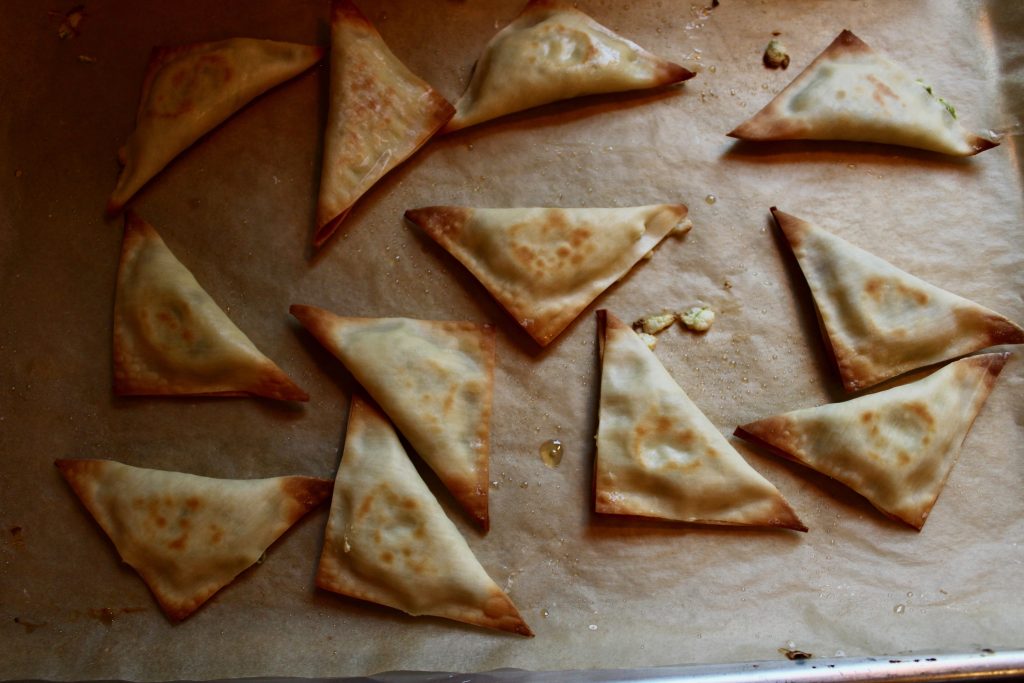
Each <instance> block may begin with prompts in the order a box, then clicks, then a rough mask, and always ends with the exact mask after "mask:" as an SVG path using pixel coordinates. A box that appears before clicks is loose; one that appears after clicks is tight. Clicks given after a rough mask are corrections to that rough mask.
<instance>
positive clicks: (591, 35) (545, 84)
mask: <svg viewBox="0 0 1024 683" xmlns="http://www.w3.org/2000/svg"><path fill="white" fill-rule="evenodd" d="M694 75H695V74H694V73H693V72H692V71H689V70H688V69H684V68H683V67H681V66H679V65H678V64H673V63H672V62H669V61H667V60H664V59H662V58H661V57H658V56H656V55H653V54H651V53H650V52H648V51H647V50H645V49H643V48H642V47H640V46H639V45H637V44H636V43H634V42H632V41H630V40H627V39H626V38H623V37H622V36H620V35H618V34H616V33H615V32H613V31H611V30H609V29H608V28H606V27H605V26H602V25H601V24H599V23H597V22H596V21H594V20H593V19H591V18H590V17H589V16H587V15H586V14H584V13H583V12H580V11H579V10H577V9H573V8H571V7H564V6H561V5H560V3H558V2H554V1H552V0H530V1H529V2H527V4H526V7H525V8H524V9H523V11H522V12H521V13H520V14H519V16H518V17H516V19H515V20H514V21H513V22H512V23H511V24H509V25H508V26H506V27H505V28H503V29H502V30H501V31H500V32H499V33H498V34H497V35H496V36H494V38H492V39H491V41H490V42H489V43H488V44H487V46H486V47H485V48H484V52H483V55H481V57H480V59H479V60H478V61H477V63H476V66H475V67H474V68H473V75H472V77H471V79H470V83H469V87H468V88H467V89H466V92H465V93H464V94H463V95H462V98H461V99H459V101H458V102H457V103H456V105H455V109H456V112H455V116H454V117H453V118H452V120H451V121H449V122H448V125H447V126H446V127H445V129H444V132H451V131H456V130H460V129H462V128H466V127H468V126H472V125H475V124H477V123H481V122H483V121H488V120H490V119H495V118H498V117H499V116H504V115H505V114H511V113H513V112H517V111H522V110H523V109H530V108H532V107H537V106H540V105H542V104H547V103H549V102H556V101H558V100H567V99H570V98H573V97H580V96H582V95H598V94H603V93H612V92H623V91H627V90H641V89H645V88H656V87H658V86H662V85H668V84H670V83H678V82H680V81H685V80H687V79H689V78H693V76H694Z"/></svg>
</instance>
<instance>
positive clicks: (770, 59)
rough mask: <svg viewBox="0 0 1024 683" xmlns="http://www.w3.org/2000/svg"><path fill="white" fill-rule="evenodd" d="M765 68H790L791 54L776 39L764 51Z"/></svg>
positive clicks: (762, 59)
mask: <svg viewBox="0 0 1024 683" xmlns="http://www.w3.org/2000/svg"><path fill="white" fill-rule="evenodd" d="M761 61H762V62H764V65H765V67H767V68H769V69H786V68H788V67H789V54H787V52H786V46H785V45H783V44H782V43H781V42H779V41H777V40H775V39H774V38H773V39H772V40H770V41H769V42H768V47H766V48H765V49H764V57H762V58H761Z"/></svg>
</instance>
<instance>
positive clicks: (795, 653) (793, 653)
mask: <svg viewBox="0 0 1024 683" xmlns="http://www.w3.org/2000/svg"><path fill="white" fill-rule="evenodd" d="M779 652H780V653H781V654H784V655H786V659H788V660H790V661H796V660H798V659H810V658H811V657H813V656H814V655H812V654H811V653H810V652H803V651H802V650H790V649H789V648H788V647H780V648H779Z"/></svg>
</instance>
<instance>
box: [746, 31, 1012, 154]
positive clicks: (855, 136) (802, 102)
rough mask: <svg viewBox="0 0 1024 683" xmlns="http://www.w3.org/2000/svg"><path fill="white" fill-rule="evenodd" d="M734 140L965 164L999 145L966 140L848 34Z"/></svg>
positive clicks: (915, 86) (950, 115) (927, 99)
mask: <svg viewBox="0 0 1024 683" xmlns="http://www.w3.org/2000/svg"><path fill="white" fill-rule="evenodd" d="M729 135H731V136H732V137H734V138H739V139H741V140H852V141H856V142H881V143H886V144H891V145H903V146H905V147H917V148H920V149H927V150H931V151H933V152H941V153H943V154H952V155H956V156H970V155H972V154H977V153H978V152H983V151H985V150H986V149H989V148H991V147H995V146H996V145H997V144H998V143H996V142H992V141H991V140H987V139H985V138H983V137H980V136H978V135H975V134H974V133H969V132H968V131H966V130H965V129H964V128H963V126H961V125H960V122H959V121H958V120H957V116H956V110H954V109H953V107H952V106H951V105H950V104H948V103H947V102H946V101H945V100H943V99H941V98H939V97H936V96H935V95H934V94H932V89H931V87H930V86H928V85H927V84H925V83H923V82H921V81H920V80H915V78H914V77H913V76H911V75H910V73H908V72H907V71H906V69H904V68H903V67H902V66H900V65H899V64H896V63H895V62H892V61H890V60H889V59H887V58H886V57H884V56H882V55H880V54H878V53H877V52H875V51H874V50H872V49H871V48H870V47H868V45H867V44H865V43H864V42H863V41H862V40H861V39H860V38H858V37H857V36H855V35H853V33H851V32H850V31H843V32H842V33H840V34H839V37H837V38H836V39H835V40H834V41H833V42H832V44H831V45H829V46H828V48H826V49H825V51H824V52H822V53H821V54H820V55H818V57H817V58H816V59H815V60H814V61H813V62H811V64H810V66H808V67H807V68H806V69H804V71H803V72H802V73H801V74H800V75H799V76H797V77H796V79H794V80H793V82H792V83H790V84H789V85H788V86H786V88H785V89H784V90H783V91H782V92H781V93H779V94H778V95H777V96H776V97H775V99H773V100H772V101H771V102H769V103H768V105H767V106H766V107H765V108H764V109H762V110H761V111H759V112H758V113H757V114H755V115H754V116H753V117H752V118H750V119H749V120H747V121H746V122H745V123H743V124H742V125H740V126H739V127H738V128H736V129H735V130H733V131H732V132H731V133H729Z"/></svg>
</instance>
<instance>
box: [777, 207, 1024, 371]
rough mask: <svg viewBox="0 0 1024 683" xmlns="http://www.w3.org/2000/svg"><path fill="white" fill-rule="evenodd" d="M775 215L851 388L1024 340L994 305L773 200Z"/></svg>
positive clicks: (1023, 334) (1020, 330) (833, 351)
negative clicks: (781, 207)
mask: <svg viewBox="0 0 1024 683" xmlns="http://www.w3.org/2000/svg"><path fill="white" fill-rule="evenodd" d="M772 214H773V215H774V216H775V220H776V221H777V222H778V224H779V227H780V228H781V229H782V232H783V234H784V235H785V236H786V240H787V242H788V244H789V245H790V247H791V248H792V250H793V253H794V254H795V255H796V259H797V262H798V263H799V264H800V269H801V270H802V271H803V274H804V277H805V278H806V279H807V284H808V285H810V288H811V294H812V295H813V296H814V303H815V306H816V307H817V311H818V315H819V318H820V322H821V327H822V331H823V332H824V335H825V338H826V341H827V342H828V344H829V345H830V347H831V349H830V350H831V353H832V355H833V356H834V357H835V360H836V364H837V365H838V367H839V374H840V376H841V377H842V380H843V386H845V387H846V390H847V391H857V390H859V389H863V388H865V387H869V386H871V385H873V384H877V383H878V382H881V381H882V380H884V379H888V378H890V377H895V376H896V375H900V374H902V373H904V372H907V371H909V370H913V369H914V368H920V367H923V366H925V365H931V364H932V363H938V362H939V361H943V360H949V359H950V358H956V357H958V356H963V355H965V354H968V353H971V352H973V351H977V350H979V349H984V348H987V347H989V346H995V345H997V344H1021V343H1024V330H1022V329H1021V328H1020V327H1018V326H1017V325H1015V324H1014V323H1012V322H1010V321H1009V320H1007V319H1006V318H1004V317H1003V316H1001V315H999V314H998V313H996V312H995V311H991V310H989V309H987V308H985V307H984V306H981V305H979V304H976V303H974V302H973V301H970V300H968V299H964V298H962V297H959V296H957V295H955V294H952V293H950V292H947V291H946V290H944V289H941V288H939V287H936V286H935V285H931V284H928V283H927V282H925V281H924V280H921V279H919V278H916V277H914V276H913V275H910V274H909V273H906V272H904V271H902V270H900V269H899V268H897V267H896V266H894V265H892V264H891V263H889V262H888V261H885V260H884V259H881V258H879V257H877V256H875V255H873V254H870V253H868V252H866V251H864V250H863V249H860V248H859V247H855V246H854V245H852V244H850V243H849V242H847V241H846V240H844V239H841V238H839V237H836V236H835V235H833V234H832V233H829V232H826V231H825V230H822V229H821V228H819V227H817V226H814V225H812V224H810V223H808V222H807V221H803V220H801V219H799V218H797V217H795V216H791V215H789V214H787V213H783V212H782V211H779V210H778V209H776V208H774V207H772Z"/></svg>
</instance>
